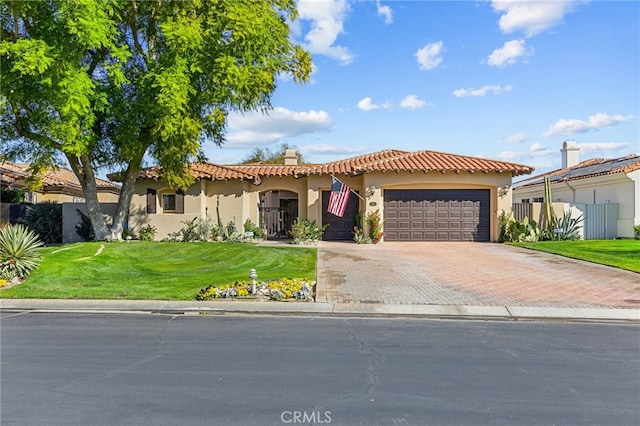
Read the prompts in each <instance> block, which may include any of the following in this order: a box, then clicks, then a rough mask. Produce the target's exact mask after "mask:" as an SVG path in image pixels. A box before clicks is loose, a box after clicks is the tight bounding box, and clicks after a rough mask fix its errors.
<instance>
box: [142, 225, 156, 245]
mask: <svg viewBox="0 0 640 426" xmlns="http://www.w3.org/2000/svg"><path fill="white" fill-rule="evenodd" d="M157 233H158V230H157V229H156V227H155V226H151V225H147V226H144V227H142V228H140V230H139V231H138V238H139V239H140V241H154V240H155V239H156V234H157Z"/></svg>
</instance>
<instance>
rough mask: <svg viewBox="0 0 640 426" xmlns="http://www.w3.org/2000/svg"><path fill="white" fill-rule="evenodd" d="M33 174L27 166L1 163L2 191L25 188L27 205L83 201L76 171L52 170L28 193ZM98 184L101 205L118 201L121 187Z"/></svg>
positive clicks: (106, 181)
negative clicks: (40, 185) (28, 180)
mask: <svg viewBox="0 0 640 426" xmlns="http://www.w3.org/2000/svg"><path fill="white" fill-rule="evenodd" d="M30 175H31V173H30V172H29V165H28V164H23V163H9V162H3V163H0V182H1V184H2V188H11V189H24V190H25V191H26V192H27V194H26V195H27V201H28V202H31V203H40V202H44V201H53V202H55V203H79V202H84V195H83V193H82V187H81V186H80V181H78V178H77V177H76V175H75V174H74V173H73V171H71V170H69V169H65V168H55V169H53V168H52V169H49V170H47V171H46V172H45V174H44V175H43V176H42V187H41V188H39V189H37V190H34V191H29V190H28V184H27V179H28V177H29V176H30ZM96 185H97V188H98V201H100V202H101V203H110V202H117V201H118V197H119V194H120V185H118V184H116V183H114V182H111V181H108V180H105V179H96Z"/></svg>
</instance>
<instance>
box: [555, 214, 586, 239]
mask: <svg viewBox="0 0 640 426" xmlns="http://www.w3.org/2000/svg"><path fill="white" fill-rule="evenodd" d="M581 224H582V215H580V216H579V217H577V218H574V217H571V210H568V211H566V212H565V213H564V216H562V217H561V218H558V217H556V216H555V215H554V216H553V218H552V220H551V224H550V226H549V230H550V231H551V232H554V234H555V235H554V236H553V239H556V240H565V241H566V240H570V241H575V240H579V239H580V238H581V236H580V228H581ZM555 230H557V231H558V232H557V233H556V232H555Z"/></svg>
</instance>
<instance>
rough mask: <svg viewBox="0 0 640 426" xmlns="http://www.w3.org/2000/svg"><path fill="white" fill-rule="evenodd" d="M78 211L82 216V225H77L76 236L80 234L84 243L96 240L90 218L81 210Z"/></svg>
mask: <svg viewBox="0 0 640 426" xmlns="http://www.w3.org/2000/svg"><path fill="white" fill-rule="evenodd" d="M76 211H77V212H78V215H79V216H80V223H79V224H77V225H76V234H78V235H79V236H80V238H82V241H93V240H95V234H94V232H93V225H91V220H90V219H89V216H87V215H86V214H84V213H82V212H81V211H80V210H79V209H76Z"/></svg>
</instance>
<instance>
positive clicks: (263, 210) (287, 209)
mask: <svg viewBox="0 0 640 426" xmlns="http://www.w3.org/2000/svg"><path fill="white" fill-rule="evenodd" d="M298 215H299V214H298V194H297V193H295V192H293V191H286V190H277V189H276V190H271V191H264V192H261V193H260V227H261V228H262V229H266V230H267V238H270V239H278V238H291V236H290V235H289V231H290V230H291V226H292V225H293V222H294V221H295V220H296V218H297V217H298Z"/></svg>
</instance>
